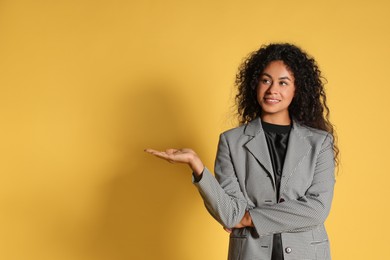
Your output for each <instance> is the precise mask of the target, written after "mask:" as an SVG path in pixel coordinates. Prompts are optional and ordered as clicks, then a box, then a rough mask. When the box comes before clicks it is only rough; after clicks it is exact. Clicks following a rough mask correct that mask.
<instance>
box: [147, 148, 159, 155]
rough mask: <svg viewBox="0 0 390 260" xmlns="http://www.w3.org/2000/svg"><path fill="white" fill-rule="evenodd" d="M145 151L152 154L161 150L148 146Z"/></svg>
mask: <svg viewBox="0 0 390 260" xmlns="http://www.w3.org/2000/svg"><path fill="white" fill-rule="evenodd" d="M144 152H146V153H150V154H154V153H158V152H160V151H157V150H154V149H150V148H147V149H145V150H144Z"/></svg>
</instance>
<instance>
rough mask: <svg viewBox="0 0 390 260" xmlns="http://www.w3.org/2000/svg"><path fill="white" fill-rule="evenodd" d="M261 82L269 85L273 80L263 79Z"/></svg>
mask: <svg viewBox="0 0 390 260" xmlns="http://www.w3.org/2000/svg"><path fill="white" fill-rule="evenodd" d="M260 82H261V83H262V84H267V85H269V84H271V80H269V79H261V80H260Z"/></svg>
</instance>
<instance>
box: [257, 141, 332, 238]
mask: <svg viewBox="0 0 390 260" xmlns="http://www.w3.org/2000/svg"><path fill="white" fill-rule="evenodd" d="M334 167H335V165H334V152H333V139H332V137H331V135H329V134H328V135H327V136H326V138H325V139H324V142H323V143H322V145H321V149H320V151H319V154H318V156H317V161H316V165H315V170H314V177H313V181H312V183H311V185H310V187H309V188H308V189H307V191H306V193H305V195H304V196H302V197H300V198H297V199H294V200H286V201H284V202H281V203H278V204H274V205H266V206H259V207H256V208H253V209H250V210H249V213H250V215H251V217H252V221H253V224H254V226H255V228H256V231H257V233H258V234H259V235H260V236H264V235H268V234H272V233H283V232H294V231H296V232H297V231H301V230H307V229H310V227H314V226H317V225H319V224H323V223H324V222H325V219H326V218H327V216H328V214H329V211H330V207H331V203H332V198H333V190H334V184H335V178H334Z"/></svg>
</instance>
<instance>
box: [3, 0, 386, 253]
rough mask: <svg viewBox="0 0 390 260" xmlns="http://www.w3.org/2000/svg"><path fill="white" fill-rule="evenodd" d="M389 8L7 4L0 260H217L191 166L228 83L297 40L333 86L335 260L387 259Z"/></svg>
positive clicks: (224, 109) (224, 122)
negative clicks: (275, 47)
mask: <svg viewBox="0 0 390 260" xmlns="http://www.w3.org/2000/svg"><path fill="white" fill-rule="evenodd" d="M389 10H390V4H389V2H388V1H376V0H372V1H356V0H355V1H336V0H332V1H311V0H298V1H270V0H269V1H259V0H256V1H253V0H252V1H233V0H224V1H222V0H219V1H206V0H196V1H195V0H192V1H181V0H165V1H162V0H159V1H158V0H154V1H153V0H149V1H134V0H133V1H124V0H116V1H115V0H113V1H92V0H68V1H44V0H38V1H37V0H35V1H32V0H30V1H28V0H13V1H10V0H2V1H0V259H7V260H30V259H31V260H46V259H50V260H62V259H64V260H69V259H71V260H122V259H123V260H124V259H162V260H183V259H184V260H198V259H226V256H227V245H228V235H227V233H225V232H224V231H223V230H222V228H221V227H220V226H219V225H218V224H217V223H216V222H215V221H214V220H213V219H212V218H211V217H210V216H209V215H208V213H207V211H206V210H205V209H204V207H203V204H202V201H201V199H200V196H199V195H198V193H197V191H196V189H195V188H194V187H193V186H192V184H191V176H190V171H189V170H188V169H187V168H186V167H184V166H182V165H178V166H174V165H170V164H168V163H166V162H163V161H160V160H157V159H154V158H152V157H151V156H149V155H147V154H145V153H143V149H144V148H146V147H153V148H157V149H164V148H166V147H169V146H174V147H192V148H194V149H195V150H196V151H198V153H199V154H200V155H201V157H202V158H203V160H204V162H205V163H206V165H207V166H208V167H209V168H212V167H213V163H214V156H215V152H216V145H217V141H218V135H219V133H220V132H222V131H224V130H226V129H228V128H231V127H234V126H235V125H236V121H235V119H234V116H233V113H232V111H233V109H232V105H233V97H234V93H235V92H234V88H233V81H234V76H235V73H236V69H237V67H238V65H239V63H240V62H241V60H242V58H243V57H244V56H246V55H247V54H248V53H249V52H251V51H253V50H255V49H257V48H258V47H259V46H260V45H261V44H263V43H269V42H274V41H278V42H281V41H282V42H285V41H287V42H292V43H295V44H298V45H299V46H301V47H303V48H304V49H305V50H307V51H308V52H309V53H310V54H312V55H313V56H314V57H316V59H317V61H318V63H319V64H320V67H321V69H322V71H323V73H324V76H325V77H326V78H327V79H328V82H329V83H328V84H327V85H326V87H327V92H328V101H329V106H330V108H331V119H332V120H333V122H334V124H335V125H336V127H337V131H338V136H339V146H340V150H341V167H340V170H339V175H338V177H337V184H336V191H335V198H334V203H333V209H332V211H331V214H330V216H329V218H328V220H327V222H326V225H327V227H328V231H329V235H330V239H331V246H332V256H333V258H334V259H336V260H338V259H390V251H389V250H388V243H389V242H390V240H389V238H388V237H389V233H390V227H389V224H388V220H389V219H390V203H389V201H388V200H389V198H390V187H389V182H390V171H389V170H388V169H387V168H388V166H387V165H388V164H387V163H388V157H389V156H388V155H389V152H388V148H389V147H390V142H389V138H388V134H387V133H388V127H390V124H389V113H388V112H389V109H390V101H389V95H390V83H389V79H388V76H389V72H388V71H389V60H390V51H389V46H390V29H389V28H390V16H389V15H388V12H389Z"/></svg>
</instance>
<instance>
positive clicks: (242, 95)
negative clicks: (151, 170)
mask: <svg viewBox="0 0 390 260" xmlns="http://www.w3.org/2000/svg"><path fill="white" fill-rule="evenodd" d="M321 79H322V78H321V72H320V70H319V69H318V66H317V64H316V62H315V61H314V59H313V58H311V57H310V56H308V55H307V54H306V53H305V52H304V51H302V50H301V49H300V48H298V47H296V46H294V45H291V44H270V45H267V46H262V47H261V48H260V49H259V50H257V51H255V52H253V53H252V54H251V55H250V56H249V57H248V58H247V59H246V61H245V62H244V63H243V64H242V65H241V67H240V69H239V72H238V74H237V78H236V85H237V86H238V94H237V96H236V101H237V106H238V114H239V120H240V126H239V127H237V128H234V129H231V130H229V131H226V132H224V133H222V134H221V135H220V140H219V144H218V152H217V157H216V162H215V178H214V176H213V175H212V174H211V173H210V171H209V170H208V169H207V168H206V167H204V165H203V163H202V161H201V159H200V158H199V157H198V156H197V154H196V153H195V152H194V151H193V150H191V149H168V150H166V151H165V152H161V151H156V150H152V149H147V150H146V151H147V152H149V153H151V154H153V155H155V156H158V157H160V158H162V159H165V160H167V161H169V162H179V163H186V164H188V165H189V166H190V167H191V169H192V171H193V176H194V184H195V185H196V187H197V188H198V190H199V192H200V194H201V196H202V198H203V200H204V202H205V205H206V208H207V209H208V211H209V212H210V214H211V215H212V216H213V217H214V218H215V219H216V220H217V221H218V222H219V223H221V225H223V227H224V228H225V230H226V231H228V232H229V233H230V243H229V257H228V258H229V259H244V260H247V259H248V260H250V259H272V260H276V259H285V260H287V259H330V258H331V257H330V250H329V242H328V236H327V233H326V230H325V227H324V221H325V219H326V218H327V216H328V214H329V210H330V207H331V202H332V198H333V188H334V183H335V180H334V168H335V162H336V161H337V154H338V149H337V146H336V145H335V144H334V142H333V140H334V132H333V126H332V124H331V123H330V122H329V120H328V114H329V109H328V107H327V105H326V95H325V92H324V87H323V82H322V81H321Z"/></svg>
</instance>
